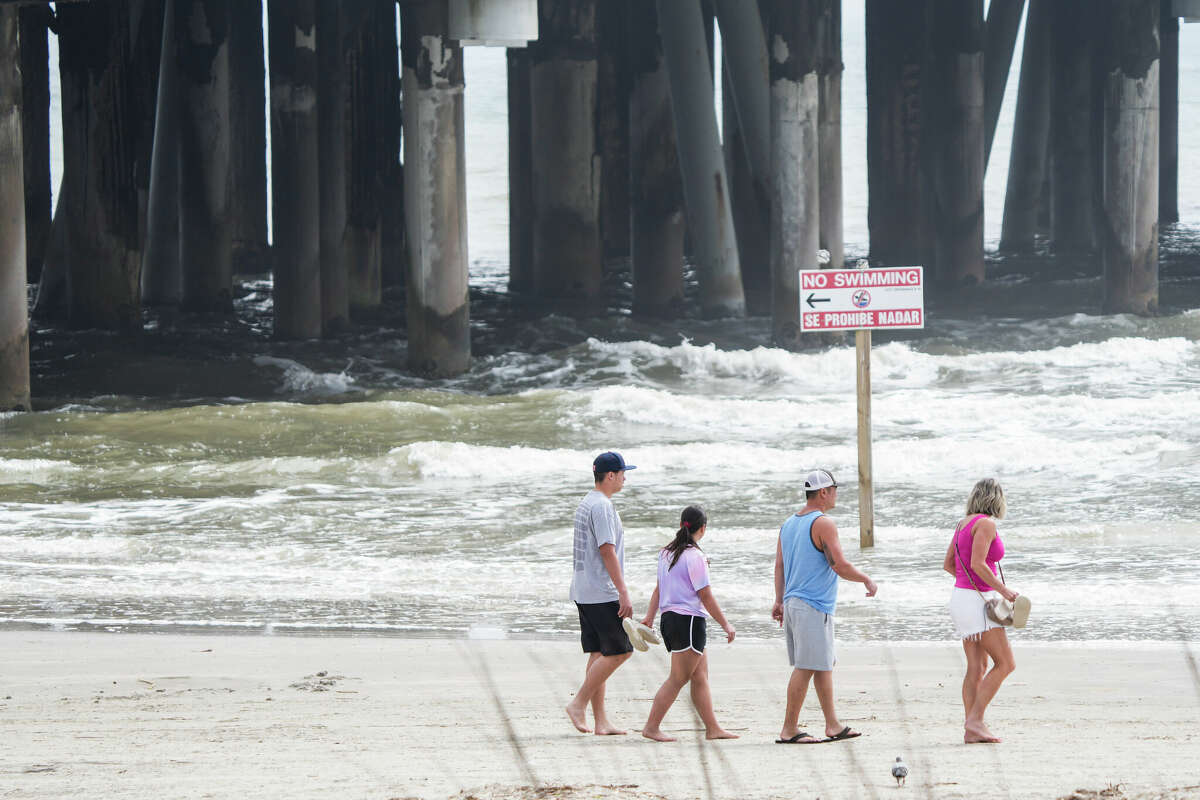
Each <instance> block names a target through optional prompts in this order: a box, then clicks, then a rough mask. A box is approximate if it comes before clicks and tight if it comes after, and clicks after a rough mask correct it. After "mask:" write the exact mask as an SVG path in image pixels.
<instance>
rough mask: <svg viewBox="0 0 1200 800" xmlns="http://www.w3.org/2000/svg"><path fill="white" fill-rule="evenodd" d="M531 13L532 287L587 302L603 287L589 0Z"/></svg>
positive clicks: (546, 1)
mask: <svg viewBox="0 0 1200 800" xmlns="http://www.w3.org/2000/svg"><path fill="white" fill-rule="evenodd" d="M538 18H539V26H540V29H539V38H538V41H537V42H531V43H530V47H529V53H530V58H531V59H532V67H531V69H530V92H531V95H530V96H531V109H532V119H533V128H532V131H533V145H532V146H533V207H534V220H533V282H534V291H535V292H536V293H537V294H539V295H541V296H543V297H552V298H561V299H570V300H574V301H576V302H579V301H586V304H585V305H581V308H592V307H593V306H594V299H595V298H596V297H598V296H599V295H600V293H601V291H602V288H603V287H602V278H603V263H602V261H603V259H602V242H601V231H600V187H601V178H602V165H601V163H600V158H599V143H598V141H597V138H596V102H597V99H596V92H597V75H598V65H597V62H596V0H541V2H539V3H538Z"/></svg>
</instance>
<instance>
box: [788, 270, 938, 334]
mask: <svg viewBox="0 0 1200 800" xmlns="http://www.w3.org/2000/svg"><path fill="white" fill-rule="evenodd" d="M924 327H925V270H924V268H923V267H880V268H877V269H802V270H800V331H801V333H811V332H814V331H844V330H863V329H865V330H871V329H875V328H881V329H892V330H895V329H899V328H924Z"/></svg>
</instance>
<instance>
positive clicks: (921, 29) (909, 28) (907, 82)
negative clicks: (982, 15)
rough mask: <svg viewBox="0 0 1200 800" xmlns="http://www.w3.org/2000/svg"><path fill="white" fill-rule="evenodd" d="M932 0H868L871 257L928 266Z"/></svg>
mask: <svg viewBox="0 0 1200 800" xmlns="http://www.w3.org/2000/svg"><path fill="white" fill-rule="evenodd" d="M929 11H930V4H929V2H928V0H917V2H908V3H897V2H894V0H867V6H866V48H867V227H868V229H869V231H870V237H871V260H872V261H873V262H876V263H881V264H925V263H928V258H929V257H930V255H931V252H932V243H931V241H930V236H931V228H930V221H929V206H928V203H927V201H926V195H927V191H926V187H925V179H924V176H923V175H922V165H921V157H922V153H923V150H924V145H923V140H924V139H925V138H926V134H925V127H924V116H923V115H924V109H925V101H926V98H925V95H926V91H927V86H926V84H927V83H928V82H929V75H928V73H929V64H928V62H927V58H926V53H927V51H928V42H929V24H930V23H929Z"/></svg>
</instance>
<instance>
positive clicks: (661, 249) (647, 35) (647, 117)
mask: <svg viewBox="0 0 1200 800" xmlns="http://www.w3.org/2000/svg"><path fill="white" fill-rule="evenodd" d="M628 10H629V33H630V46H629V55H630V73H631V75H630V79H631V84H632V86H631V91H630V95H629V169H630V182H629V188H630V220H629V225H630V238H631V256H632V258H631V264H632V270H633V313H634V314H637V315H640V316H669V315H675V314H677V313H678V312H679V310H680V307H681V306H682V305H683V237H684V227H685V223H684V211H683V187H682V185H681V184H680V177H679V157H678V154H677V151H676V146H675V126H674V123H673V122H672V121H671V96H670V87H669V84H668V80H667V69H666V64H665V63H664V61H663V55H662V44H661V42H660V41H659V37H658V14H657V12H656V10H655V7H654V4H653V3H632V4H630V5H629V7H628Z"/></svg>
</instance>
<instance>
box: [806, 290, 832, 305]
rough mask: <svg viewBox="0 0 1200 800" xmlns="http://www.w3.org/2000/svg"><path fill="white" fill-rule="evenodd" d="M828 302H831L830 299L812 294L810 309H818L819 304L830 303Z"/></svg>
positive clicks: (809, 303) (809, 296)
mask: <svg viewBox="0 0 1200 800" xmlns="http://www.w3.org/2000/svg"><path fill="white" fill-rule="evenodd" d="M828 302H829V298H828V297H817V296H816V295H815V294H812V293H811V292H810V293H809V295H808V307H809V308H816V307H817V306H816V304H817V303H828Z"/></svg>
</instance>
